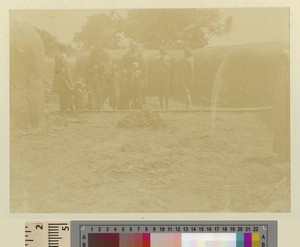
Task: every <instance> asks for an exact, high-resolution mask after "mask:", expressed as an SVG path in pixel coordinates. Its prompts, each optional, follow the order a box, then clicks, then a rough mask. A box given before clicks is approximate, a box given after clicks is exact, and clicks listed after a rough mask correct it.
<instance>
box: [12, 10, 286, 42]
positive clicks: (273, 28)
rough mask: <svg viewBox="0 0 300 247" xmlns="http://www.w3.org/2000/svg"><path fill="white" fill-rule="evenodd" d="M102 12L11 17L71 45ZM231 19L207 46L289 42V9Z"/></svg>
mask: <svg viewBox="0 0 300 247" xmlns="http://www.w3.org/2000/svg"><path fill="white" fill-rule="evenodd" d="M103 11H105V10H14V11H11V17H13V18H14V19H18V20H21V21H23V22H26V23H28V24H31V25H32V26H36V27H37V28H40V29H45V30H47V31H48V32H50V33H52V34H54V35H55V36H56V37H57V39H58V40H59V41H61V42H63V43H71V42H72V40H73V37H74V34H75V33H76V32H79V31H80V30H81V26H82V25H83V24H84V23H85V22H86V21H87V18H88V16H90V15H92V14H96V13H99V12H103ZM221 11H222V12H223V13H224V14H225V15H229V16H231V17H232V18H233V24H232V29H231V32H230V34H228V35H225V36H222V37H213V38H212V39H211V40H210V45H209V46H222V45H238V44H246V43H259V42H269V41H289V9H288V8H238V9H221ZM122 12H125V10H122Z"/></svg>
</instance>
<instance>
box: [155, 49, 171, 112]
mask: <svg viewBox="0 0 300 247" xmlns="http://www.w3.org/2000/svg"><path fill="white" fill-rule="evenodd" d="M154 71H155V85H156V90H157V93H158V98H159V103H160V107H161V109H163V108H164V104H163V103H164V102H163V101H165V108H166V109H168V105H169V89H170V76H171V73H170V71H171V59H170V57H168V56H167V54H166V50H165V48H164V47H160V49H159V58H157V59H156V60H155V61H154Z"/></svg>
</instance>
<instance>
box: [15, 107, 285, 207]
mask: <svg viewBox="0 0 300 247" xmlns="http://www.w3.org/2000/svg"><path fill="white" fill-rule="evenodd" d="M147 114H148V115H147ZM146 115H147V116H150V118H145V115H144V113H142V112H102V113H99V112H86V113H81V114H78V115H65V116H62V115H60V114H59V113H58V112H57V111H55V110H51V111H50V112H49V114H48V115H47V120H46V126H45V127H44V129H43V130H41V131H22V130H18V131H12V133H11V143H10V145H11V163H10V165H11V187H10V191H11V205H10V207H11V212H14V213H25V212H26V213H140V212H143V213H148V212H149V213H164V212H168V213H171V212H174V213H175V212H180V213H183V212H288V211H290V165H289V163H287V162H279V161H276V159H272V158H270V159H269V158H268V157H271V156H274V154H273V153H272V138H273V137H272V136H273V135H272V132H271V131H270V130H269V129H268V128H267V127H266V126H265V124H264V123H263V122H262V121H261V120H260V119H258V118H257V117H256V113H254V112H239V113H236V112H219V113H217V115H216V116H215V119H214V120H213V119H212V113H211V112H200V111H199V112H180V113H178V112H160V113H156V112H151V111H150V112H146ZM139 118H140V119H139ZM141 118H144V119H143V121H140V120H141ZM149 119H150V120H149ZM148 120H149V121H150V124H149V123H147V121H148ZM137 122H138V123H140V125H138V124H136V123H137Z"/></svg>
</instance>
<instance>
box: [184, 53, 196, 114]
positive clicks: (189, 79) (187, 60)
mask: <svg viewBox="0 0 300 247" xmlns="http://www.w3.org/2000/svg"><path fill="white" fill-rule="evenodd" d="M181 72H182V73H181V81H182V84H183V89H184V98H185V108H186V109H192V101H191V95H190V88H191V86H192V84H193V81H194V58H193V56H192V53H191V50H190V49H189V48H185V49H184V58H183V59H182V62H181Z"/></svg>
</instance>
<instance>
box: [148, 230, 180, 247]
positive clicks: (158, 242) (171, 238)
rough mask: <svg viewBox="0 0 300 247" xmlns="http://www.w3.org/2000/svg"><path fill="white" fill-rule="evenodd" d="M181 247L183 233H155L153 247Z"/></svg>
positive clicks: (152, 237)
mask: <svg viewBox="0 0 300 247" xmlns="http://www.w3.org/2000/svg"><path fill="white" fill-rule="evenodd" d="M162 246H164V247H181V233H153V234H151V247H162Z"/></svg>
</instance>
